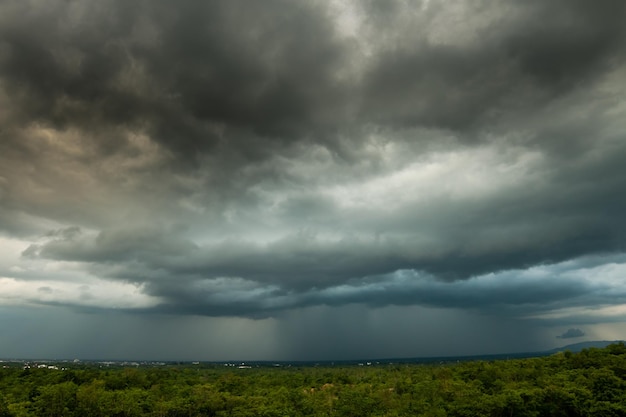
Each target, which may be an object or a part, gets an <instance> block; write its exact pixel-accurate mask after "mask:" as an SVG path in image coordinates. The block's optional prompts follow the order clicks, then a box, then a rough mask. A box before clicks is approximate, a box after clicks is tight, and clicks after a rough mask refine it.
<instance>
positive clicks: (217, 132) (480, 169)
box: [0, 0, 626, 320]
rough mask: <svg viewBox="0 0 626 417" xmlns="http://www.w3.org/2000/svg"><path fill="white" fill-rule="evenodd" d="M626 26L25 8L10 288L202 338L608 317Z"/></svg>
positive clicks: (566, 17)
mask: <svg viewBox="0 0 626 417" xmlns="http://www.w3.org/2000/svg"><path fill="white" fill-rule="evenodd" d="M625 12H626V5H625V3H623V2H620V1H612V0H603V1H599V2H594V4H593V5H590V4H588V2H585V1H554V2H550V3H545V2H538V1H529V2H513V1H504V2H502V1H484V2H479V3H473V4H471V5H470V4H466V2H462V1H451V2H442V1H429V2H422V1H409V2H404V1H389V2H386V3H385V6H382V5H380V4H378V3H376V2H354V1H343V2H342V1H319V2H310V3H307V4H300V3H294V2H289V1H284V0H272V1H269V2H264V3H263V4H257V3H251V2H242V1H216V2H210V3H207V2H199V1H194V0H188V1H184V2H179V4H177V5H176V6H175V7H174V6H173V5H171V4H170V3H168V2H164V1H155V2H150V3H137V4H132V5H128V4H127V3H126V2H122V1H119V0H105V1H99V2H96V1H91V0H80V1H74V2H66V1H51V2H48V3H46V4H45V5H44V4H43V3H41V2H40V1H38V0H28V1H9V2H5V3H3V4H2V5H1V6H0V106H2V108H3V109H5V108H6V112H3V113H2V115H0V121H1V123H2V126H3V128H2V130H0V233H2V236H4V237H6V238H7V239H9V240H12V241H14V242H19V245H20V251H18V252H17V253H18V255H16V257H15V258H11V259H10V261H9V260H7V261H6V262H4V263H3V264H2V265H0V272H1V273H2V276H3V277H5V278H3V279H6V280H7V281H4V282H6V283H7V285H8V283H10V284H11V285H12V286H13V287H12V288H15V291H14V292H13V293H12V294H13V295H12V297H18V298H19V297H20V296H19V294H18V293H19V292H20V291H22V290H23V291H24V294H25V295H24V296H23V298H24V299H25V300H26V299H28V300H30V301H29V302H42V303H51V302H55V303H59V304H67V305H83V304H85V302H83V301H81V302H78V301H76V302H72V297H73V295H72V294H74V295H76V294H78V293H79V292H80V291H78V290H77V288H79V286H69V287H67V291H66V292H65V294H67V296H64V297H61V296H59V297H57V298H53V296H54V295H55V294H60V293H59V292H58V291H57V290H58V289H60V288H61V287H62V285H61V284H58V285H56V286H55V285H52V284H51V285H47V284H46V283H45V281H46V278H45V277H46V276H47V275H46V274H47V273H48V272H49V270H54V269H55V268H59V269H62V268H71V270H72V271H73V272H72V274H70V275H71V276H72V279H74V280H77V281H80V280H84V281H89V280H94V279H96V280H99V281H97V282H100V284H101V285H103V286H104V287H106V285H107V284H105V283H104V281H106V282H109V283H110V285H111V287H110V289H111V291H113V289H114V288H118V289H119V288H128V289H130V288H134V289H137V291H140V292H141V294H143V295H142V296H145V299H144V298H141V297H139V296H137V297H138V298H132V299H131V300H130V301H128V303H127V304H125V305H126V306H127V307H128V308H129V310H132V309H133V308H135V307H137V308H136V310H137V311H139V310H141V311H152V312H167V313H175V314H189V315H210V316H250V317H259V316H262V317H266V316H268V315H274V314H280V313H281V312H284V311H287V310H290V309H298V308H304V307H310V306H319V305H345V304H351V303H361V304H365V305H368V306H386V305H412V304H416V305H427V306H434V307H445V308H467V309H476V310H480V311H496V310H497V311H500V310H501V311H502V312H504V313H506V314H510V315H512V316H516V317H524V318H527V317H539V316H541V317H544V318H546V319H547V317H548V316H549V315H550V314H557V313H559V312H564V311H570V313H571V315H572V316H576V315H579V314H583V313H585V314H591V313H590V311H591V310H592V307H596V308H598V309H601V311H606V312H607V314H606V315H604V317H606V316H609V315H611V314H613V313H611V312H610V311H609V310H602V309H610V308H612V307H616V306H619V305H620V303H623V302H624V293H623V291H622V286H621V284H620V283H619V280H615V279H614V273H615V272H614V271H615V270H621V269H622V268H623V265H624V261H623V252H624V247H625V246H624V245H625V243H626V242H625V240H624V239H625V238H624V237H625V236H626V220H624V216H623V215H622V213H624V212H625V211H626V196H625V194H624V193H623V192H622V190H624V189H626V175H624V164H623V161H624V160H625V159H626V140H625V136H624V132H625V131H626V130H625V127H626V126H625V124H624V120H626V118H625V117H624V116H625V113H626V107H625V106H624V103H623V100H621V99H620V97H623V96H624V94H626V87H625V86H626V82H625V81H626V80H625V79H624V74H625V72H624V68H625V66H626V54H625V52H624V51H626V29H625V26H624V25H623V18H622V17H623V16H624V13H625ZM442 28H446V30H442ZM9 103H10V105H9ZM572 265H575V266H572ZM16 271H17V272H16ZM592 272H593V273H592ZM55 273H56V272H55ZM594 273H595V274H596V275H594ZM533 274H539V275H538V276H539V277H537V276H535V275H533ZM55 276H56V275H55ZM57 278H58V279H59V280H61V281H62V280H63V278H61V275H60V274H59V276H58V277H57ZM20 280H21V281H24V282H26V281H29V280H30V281H31V282H32V283H33V284H32V285H27V286H25V287H20V286H19V285H17V281H20ZM35 283H36V284H35ZM35 285H36V286H35ZM104 287H103V288H104ZM20 288H21V289H20ZM37 288H50V291H48V290H46V291H36V289H37ZM106 288H109V287H106ZM55 289H56V290H55ZM612 290H613V291H612ZM116 291H117V290H116ZM38 294H39V295H40V296H41V297H40V298H37V297H39V295H38ZM463 294H465V295H463ZM44 296H45V297H44ZM46 297H48V298H46ZM77 297H78V295H77ZM37 300H39V301H37ZM146 300H148V301H146ZM135 302H136V303H135ZM94 306H95V307H97V308H106V303H103V302H102V300H100V299H98V300H97V302H94ZM567 309H571V310H567ZM617 315H619V314H617ZM614 316H615V314H613V316H611V317H614ZM555 320H565V318H564V317H560V316H559V317H557V318H555ZM594 320H596V319H595V318H594ZM597 320H600V319H599V318H598V319H597Z"/></svg>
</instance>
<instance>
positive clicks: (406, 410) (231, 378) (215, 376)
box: [0, 343, 626, 417]
mask: <svg viewBox="0 0 626 417" xmlns="http://www.w3.org/2000/svg"><path fill="white" fill-rule="evenodd" d="M40 366H41V365H40ZM63 366H67V368H63ZM625 380H626V346H625V345H624V344H623V343H617V344H613V345H610V346H608V347H607V348H604V349H597V348H590V349H585V350H583V351H582V352H580V353H571V352H569V351H565V352H561V353H557V354H554V355H551V356H545V357H536V358H527V359H509V360H474V361H463V362H458V363H435V364H373V365H371V366H311V367H304V366H291V367H288V366H283V367H271V366H266V367H251V368H247V369H239V368H238V367H226V366H223V365H217V364H167V365H162V366H103V365H101V364H100V365H98V364H93V363H92V364H83V363H81V364H74V363H69V364H56V365H51V364H48V365H45V366H41V367H38V366H31V367H30V368H28V367H25V366H24V363H17V362H3V363H2V369H0V417H25V416H50V417H61V416H76V417H78V416H80V417H101V416H119V417H122V416H124V417H126V416H128V417H130V416H153V417H157V416H158V417H165V416H170V417H174V416H186V417H191V416H267V417H270V416H359V417H361V416H442V417H443V416H493V417H496V416H502V417H504V416H506V417H511V416H529V417H531V416H532V417H541V416H568V417H569V416H598V417H600V416H601V417H611V416H626V389H625V388H626V382H625Z"/></svg>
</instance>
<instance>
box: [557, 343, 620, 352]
mask: <svg viewBox="0 0 626 417" xmlns="http://www.w3.org/2000/svg"><path fill="white" fill-rule="evenodd" d="M619 342H623V340H593V341H589V342H580V343H573V344H571V345H566V346H563V347H558V348H554V349H550V350H548V351H547V352H546V353H557V352H564V351H566V350H569V351H570V352H572V353H576V352H580V351H581V350H583V349H589V348H600V349H601V348H605V347H607V346H608V345H610V344H612V343H619Z"/></svg>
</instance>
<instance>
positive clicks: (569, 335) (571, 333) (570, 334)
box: [557, 329, 585, 339]
mask: <svg viewBox="0 0 626 417" xmlns="http://www.w3.org/2000/svg"><path fill="white" fill-rule="evenodd" d="M584 335H585V332H583V331H582V330H580V329H567V331H565V332H564V333H563V334H562V335H560V336H557V338H558V339H573V338H576V337H583V336H584Z"/></svg>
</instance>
